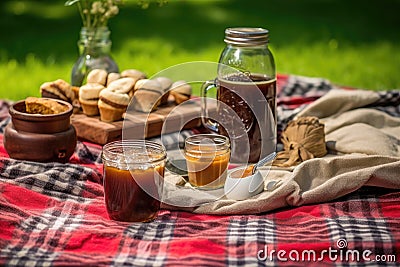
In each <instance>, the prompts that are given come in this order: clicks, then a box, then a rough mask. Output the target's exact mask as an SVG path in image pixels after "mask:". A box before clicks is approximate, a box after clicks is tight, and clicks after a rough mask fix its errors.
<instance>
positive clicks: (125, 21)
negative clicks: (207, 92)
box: [0, 0, 400, 100]
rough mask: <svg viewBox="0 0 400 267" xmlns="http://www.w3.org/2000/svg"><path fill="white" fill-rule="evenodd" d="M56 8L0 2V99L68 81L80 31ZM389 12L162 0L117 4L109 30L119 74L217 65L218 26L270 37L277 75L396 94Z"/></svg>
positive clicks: (396, 57)
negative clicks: (161, 1) (259, 30)
mask: <svg viewBox="0 0 400 267" xmlns="http://www.w3.org/2000/svg"><path fill="white" fill-rule="evenodd" d="M64 2H65V0H56V1H54V0H42V1H28V0H25V1H24V0H19V1H13V0H5V1H0V27H1V28H2V29H3V32H2V33H3V35H2V36H3V37H2V38H1V40H0V84H1V87H0V98H9V99H13V100H18V99H22V98H25V97H27V96H30V95H36V96H38V95H39V86H40V85H41V84H42V83H43V82H45V81H52V80H56V79H58V78H62V79H65V80H67V81H69V79H70V78H69V77H70V72H71V69H72V65H73V63H74V62H75V60H76V59H77V57H78V49H77V41H78V38H79V31H80V27H81V26H82V23H81V19H80V17H79V13H78V12H77V10H76V9H75V8H70V7H65V6H64ZM154 2H155V1H154ZM398 10H400V2H399V1H391V0H381V1H377V0H373V1H369V2H365V1H361V0H348V1H344V0H337V1H334V0H324V1H320V0H303V1H298V0H267V1H257V0H247V1H242V0H207V1H205V0H186V1H183V0H170V1H168V3H167V4H165V5H163V6H162V7H158V5H157V4H154V5H153V4H151V5H150V6H149V8H147V9H143V8H142V7H141V6H139V5H138V1H130V0H125V1H124V4H123V5H122V6H120V9H119V14H118V15H117V16H116V17H114V18H113V19H112V20H110V21H109V28H110V30H111V31H112V34H111V39H112V41H113V45H112V55H113V57H114V59H115V60H116V62H117V63H118V65H119V67H120V69H121V70H123V69H127V68H136V69H140V70H142V71H144V72H146V73H147V74H148V75H152V74H155V73H157V72H159V71H161V70H163V69H165V68H168V67H170V66H173V65H176V64H180V63H184V62H189V61H213V62H217V61H218V58H219V54H220V53H221V51H222V49H223V48H224V46H225V44H224V42H223V38H224V30H225V28H227V27H231V26H259V27H264V28H267V29H269V30H270V47H271V50H272V52H273V54H274V56H275V60H276V64H277V70H278V72H280V73H286V74H289V73H291V74H298V75H306V76H318V77H325V78H328V79H330V80H331V81H332V82H334V83H336V84H341V85H349V86H353V87H358V88H365V89H371V90H386V89H394V88H400V75H398V70H399V69H400V53H399V52H398V51H400V35H399V34H398V25H400V16H398ZM210 78H211V77H210Z"/></svg>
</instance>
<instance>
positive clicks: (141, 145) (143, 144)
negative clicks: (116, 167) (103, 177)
mask: <svg viewBox="0 0 400 267" xmlns="http://www.w3.org/2000/svg"><path fill="white" fill-rule="evenodd" d="M134 148H137V149H138V150H135V151H134V153H135V155H136V156H142V158H141V159H139V158H138V157H126V156H125V157H124V161H125V162H124V163H128V164H138V165H140V164H149V163H157V162H159V161H163V160H165V159H166V158H167V152H166V149H165V147H164V146H163V145H162V144H160V143H157V142H154V141H150V140H140V139H129V140H118V141H113V142H110V143H107V144H105V145H104V146H103V150H102V159H103V160H105V161H110V162H119V161H120V160H121V159H120V155H121V154H124V155H125V153H128V152H129V153H132V152H133V151H132V149H134ZM149 149H151V150H153V151H152V152H151V153H149ZM150 155H157V156H156V157H150ZM130 156H131V155H130ZM143 156H144V157H143Z"/></svg>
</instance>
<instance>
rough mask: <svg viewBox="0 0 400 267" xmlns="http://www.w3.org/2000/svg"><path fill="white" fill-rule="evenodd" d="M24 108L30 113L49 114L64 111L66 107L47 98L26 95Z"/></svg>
mask: <svg viewBox="0 0 400 267" xmlns="http://www.w3.org/2000/svg"><path fill="white" fill-rule="evenodd" d="M25 109H26V112H27V113H30V114H42V115H49V114H59V113H62V112H65V111H67V110H68V107H67V106H66V105H63V104H60V103H58V102H57V101H55V100H52V99H49V98H37V97H27V98H26V99H25Z"/></svg>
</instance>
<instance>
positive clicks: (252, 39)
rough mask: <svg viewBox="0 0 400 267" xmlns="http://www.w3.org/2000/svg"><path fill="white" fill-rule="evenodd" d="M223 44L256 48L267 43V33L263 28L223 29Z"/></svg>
mask: <svg viewBox="0 0 400 267" xmlns="http://www.w3.org/2000/svg"><path fill="white" fill-rule="evenodd" d="M224 41H225V43H227V44H231V45H238V46H258V45H265V44H267V43H268V42H269V31H268V30H267V29H264V28H252V27H236V28H227V29H225V39H224Z"/></svg>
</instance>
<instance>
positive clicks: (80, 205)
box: [0, 76, 400, 266]
mask: <svg viewBox="0 0 400 267" xmlns="http://www.w3.org/2000/svg"><path fill="white" fill-rule="evenodd" d="M278 85H279V88H280V90H279V95H278V96H279V101H278V116H279V126H278V128H279V129H280V130H282V129H283V127H284V125H285V124H286V123H287V122H288V121H289V120H290V119H291V118H293V117H294V115H295V114H297V113H298V112H299V111H300V110H302V109H303V108H304V107H305V106H306V105H307V104H309V103H310V102H312V101H314V100H315V99H318V98H319V97H320V96H322V95H323V94H325V93H326V92H327V91H329V90H330V89H332V88H333V86H332V84H330V83H329V81H327V80H324V79H319V78H306V77H298V76H279V77H278ZM380 94H381V98H380V100H379V101H377V102H376V103H374V105H372V106H371V107H372V108H377V109H380V110H383V111H385V112H387V113H389V114H391V115H395V116H399V114H400V105H399V104H400V91H386V92H381V93H380ZM6 111H7V103H6V102H3V103H2V104H1V105H0V116H3V117H4V120H3V121H2V122H1V123H0V124H1V125H0V131H1V130H2V129H3V128H4V126H5V125H6V124H7V123H8V119H7V114H6V113H7V112H6ZM173 139H174V138H172V137H171V140H172V141H171V142H176V141H177V140H173ZM0 141H2V135H1V134H0ZM1 144H2V142H1ZM100 155H101V147H100V146H98V145H94V144H91V143H85V142H79V143H78V145H77V148H76V151H75V154H74V155H73V157H72V158H71V160H70V162H69V163H68V164H60V163H46V164H45V163H35V162H27V161H18V160H13V159H10V158H8V156H7V153H6V151H5V150H4V147H3V146H0V265H6V266H49V265H55V266H75V265H80V266H110V265H111V266H114V265H115V266H119V265H121V266H196V265H197V266H278V265H279V266H280V265H287V266H303V265H307V266H308V265H310V266H325V265H326V266H363V265H368V266H375V265H385V266H398V264H399V262H400V252H399V251H400V192H399V191H398V190H389V189H383V188H375V187H363V188H361V189H360V190H357V191H356V192H354V193H351V194H349V195H347V196H345V197H342V198H340V199H337V200H335V201H332V202H329V203H321V204H315V205H306V206H301V207H295V208H292V207H291V208H284V209H280V210H275V211H272V212H268V213H264V214H257V215H246V216H244V215H236V216H210V215H199V214H192V213H188V212H183V211H169V210H162V211H161V212H160V214H159V216H158V217H157V218H156V219H155V220H154V221H152V222H149V223H124V222H117V221H112V220H110V219H109V218H108V216H107V213H106V209H105V206H104V203H103V201H104V200H103V188H102V164H101V160H100Z"/></svg>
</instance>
